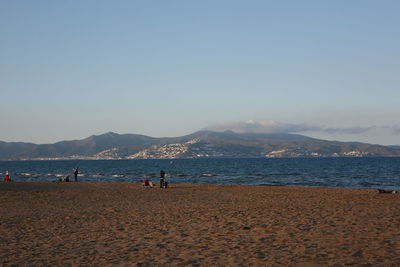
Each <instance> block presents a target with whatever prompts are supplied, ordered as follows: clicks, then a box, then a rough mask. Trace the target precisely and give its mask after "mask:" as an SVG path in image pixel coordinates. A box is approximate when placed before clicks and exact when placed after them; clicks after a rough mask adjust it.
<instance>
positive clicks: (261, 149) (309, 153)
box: [0, 131, 400, 160]
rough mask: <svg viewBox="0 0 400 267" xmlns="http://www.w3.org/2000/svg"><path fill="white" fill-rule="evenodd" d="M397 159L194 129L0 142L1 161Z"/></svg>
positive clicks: (373, 151)
mask: <svg viewBox="0 0 400 267" xmlns="http://www.w3.org/2000/svg"><path fill="white" fill-rule="evenodd" d="M366 156H400V148H398V147H388V146H380V145H371V144H363V143H355V142H354V143H346V142H337V141H325V140H319V139H314V138H310V137H307V136H303V135H297V134H252V133H244V134H238V133H235V132H232V131H225V132H213V131H198V132H195V133H193V134H190V135H186V136H182V137H174V138H155V137H149V136H145V135H137V134H116V133H112V132H109V133H105V134H102V135H92V136H90V137H88V138H85V139H82V140H72V141H62V142H57V143H54V144H42V145H37V144H32V143H18V142H10V143H7V142H0V159H1V160H29V159H39V160H40V159H134V158H215V157H216V158H220V157H224V158H245V157H252V158H257V157H269V158H275V157H366Z"/></svg>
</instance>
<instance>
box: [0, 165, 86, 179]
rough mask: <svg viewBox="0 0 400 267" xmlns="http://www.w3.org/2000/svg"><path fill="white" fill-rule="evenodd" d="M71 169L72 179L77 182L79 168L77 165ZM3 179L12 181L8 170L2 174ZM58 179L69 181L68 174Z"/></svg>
mask: <svg viewBox="0 0 400 267" xmlns="http://www.w3.org/2000/svg"><path fill="white" fill-rule="evenodd" d="M73 171H74V181H75V182H78V174H79V168H78V167H77V168H75V169H73ZM3 181H4V182H12V180H11V176H10V172H9V171H6V175H5V176H4V178H3ZM58 181H59V182H69V175H67V176H64V177H60V179H59V180H58Z"/></svg>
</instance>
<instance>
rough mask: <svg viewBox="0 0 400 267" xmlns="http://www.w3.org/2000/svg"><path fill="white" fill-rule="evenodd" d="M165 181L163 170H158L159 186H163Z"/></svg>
mask: <svg viewBox="0 0 400 267" xmlns="http://www.w3.org/2000/svg"><path fill="white" fill-rule="evenodd" d="M164 181H165V172H164V171H163V170H161V171H160V188H164Z"/></svg>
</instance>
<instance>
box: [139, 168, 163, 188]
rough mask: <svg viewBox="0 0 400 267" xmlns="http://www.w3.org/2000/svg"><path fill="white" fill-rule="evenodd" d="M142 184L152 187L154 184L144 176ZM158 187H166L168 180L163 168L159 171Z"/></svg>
mask: <svg viewBox="0 0 400 267" xmlns="http://www.w3.org/2000/svg"><path fill="white" fill-rule="evenodd" d="M143 186H149V187H153V186H154V184H153V182H152V181H150V180H149V179H147V178H146V179H144V180H143ZM160 188H168V181H167V178H166V176H165V172H164V171H163V170H161V171H160Z"/></svg>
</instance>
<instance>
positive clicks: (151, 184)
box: [143, 179, 153, 187]
mask: <svg viewBox="0 0 400 267" xmlns="http://www.w3.org/2000/svg"><path fill="white" fill-rule="evenodd" d="M143 186H150V187H153V182H152V181H150V180H148V179H144V180H143Z"/></svg>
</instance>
